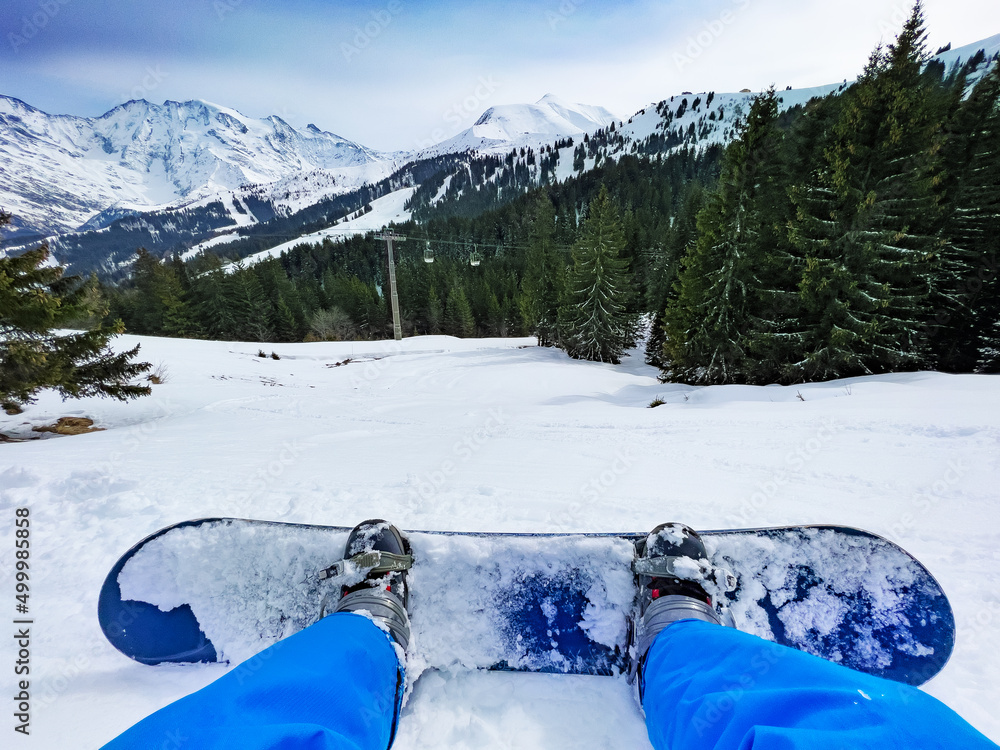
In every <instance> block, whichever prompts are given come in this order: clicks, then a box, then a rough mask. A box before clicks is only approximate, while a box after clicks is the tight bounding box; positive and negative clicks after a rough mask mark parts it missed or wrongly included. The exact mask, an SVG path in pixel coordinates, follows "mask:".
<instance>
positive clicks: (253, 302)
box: [231, 263, 274, 342]
mask: <svg viewBox="0 0 1000 750" xmlns="http://www.w3.org/2000/svg"><path fill="white" fill-rule="evenodd" d="M232 277H233V278H232V287H231V289H232V312H233V323H234V333H235V335H236V338H237V339H238V340H240V341H261V342H263V341H272V340H273V339H274V328H273V326H272V323H271V315H270V313H271V306H270V304H268V300H267V297H266V296H265V294H264V289H263V287H262V286H261V284H260V281H259V280H258V279H257V275H256V274H255V273H254V272H253V270H252V269H248V268H244V266H243V264H242V263H237V264H236V266H235V267H234V269H233V271H232Z"/></svg>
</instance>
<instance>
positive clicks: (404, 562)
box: [318, 550, 413, 581]
mask: <svg viewBox="0 0 1000 750" xmlns="http://www.w3.org/2000/svg"><path fill="white" fill-rule="evenodd" d="M412 567H413V555H396V554H393V553H392V552H383V551H382V550H373V551H371V552H362V553H361V554H360V555H355V556H354V557H349V558H347V559H346V560H339V561H337V562H335V563H334V564H333V565H331V566H330V567H329V568H325V569H324V570H321V571H320V572H319V575H318V577H319V580H321V581H325V580H326V579H328V578H336V577H337V576H343V575H346V574H347V573H358V572H360V573H364V574H365V575H366V576H368V575H371V574H372V573H375V574H376V575H381V574H382V573H395V572H396V571H402V570H409V569H410V568H412Z"/></svg>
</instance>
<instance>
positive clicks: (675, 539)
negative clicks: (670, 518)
mask: <svg viewBox="0 0 1000 750" xmlns="http://www.w3.org/2000/svg"><path fill="white" fill-rule="evenodd" d="M632 572H633V573H634V574H635V578H636V585H637V590H638V603H637V608H636V611H637V616H636V617H634V618H633V619H632V621H631V628H630V633H629V636H630V637H629V654H630V657H631V659H630V661H631V666H630V669H629V681H630V682H631V681H632V680H634V679H635V676H636V674H637V673H638V672H641V669H642V665H643V663H644V662H645V658H646V654H647V653H648V652H649V649H650V647H651V646H652V645H653V641H654V640H656V636H658V635H659V634H660V633H661V632H662V631H663V629H664V628H666V627H667V626H668V625H671V624H672V623H675V622H677V621H679V620H701V621H702V622H709V623H712V624H714V625H723V624H725V625H727V626H729V627H735V624H734V622H733V620H732V616H731V614H730V613H729V612H728V611H724V612H723V613H722V614H720V613H719V611H718V610H717V609H716V606H715V601H716V600H717V599H718V598H720V597H721V595H722V594H724V593H726V592H729V591H734V590H735V589H736V584H737V581H736V576H734V575H733V574H732V573H730V572H729V571H728V570H725V569H723V568H718V567H715V566H714V565H712V563H711V562H710V561H709V559H708V551H707V550H706V549H705V543H704V542H703V541H702V539H701V537H700V536H699V535H698V532H697V531H695V530H694V529H692V528H690V527H689V526H685V525H684V524H679V523H664V524H660V525H659V526H657V527H656V528H655V529H653V530H652V531H651V532H649V534H648V535H647V536H646V538H645V539H641V540H639V541H638V542H636V557H635V559H634V560H633V561H632ZM710 592H711V593H710ZM713 594H715V596H713ZM640 689H641V681H640Z"/></svg>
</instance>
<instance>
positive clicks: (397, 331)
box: [375, 231, 406, 341]
mask: <svg viewBox="0 0 1000 750" xmlns="http://www.w3.org/2000/svg"><path fill="white" fill-rule="evenodd" d="M375 239H377V240H385V246H386V250H387V251H388V253H389V298H390V300H391V301H392V332H393V335H394V336H395V337H396V341H401V340H402V338H403V326H402V325H401V324H400V322H399V296H398V295H397V294H396V259H395V257H394V256H393V254H392V241H393V240H396V241H398V242H402V241H403V240H405V239H406V237H402V236H400V235H398V234H396V233H395V232H393V231H389V232H386V233H385V234H377V235H375Z"/></svg>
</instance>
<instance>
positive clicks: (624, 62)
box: [0, 0, 1000, 149]
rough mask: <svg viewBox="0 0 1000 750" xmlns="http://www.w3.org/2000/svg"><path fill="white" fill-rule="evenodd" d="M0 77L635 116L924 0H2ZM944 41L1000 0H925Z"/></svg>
mask: <svg viewBox="0 0 1000 750" xmlns="http://www.w3.org/2000/svg"><path fill="white" fill-rule="evenodd" d="M4 6H5V11H4V13H3V18H2V20H0V31H2V37H0V93H2V94H7V95H10V96H16V97H18V98H20V99H23V100H24V101H26V102H28V103H29V104H32V105H34V106H36V107H39V108H41V109H44V110H46V111H48V112H52V113H64V114H74V115H85V116H96V115H100V114H103V113H104V112H105V111H107V110H108V109H111V108H112V107H114V106H115V105H117V104H120V103H122V102H124V101H126V100H128V99H131V98H145V99H148V100H150V101H154V102H162V101H164V100H166V99H173V100H187V99H205V100H208V101H211V102H215V103H217V104H223V105H226V106H230V107H234V108H236V109H238V110H240V111H241V112H244V113H245V114H247V115H251V116H255V117H264V116H267V115H269V114H278V115H280V116H282V117H284V118H285V119H286V120H288V121H289V122H290V123H291V124H293V125H295V126H299V127H301V126H304V125H306V124H308V123H315V124H316V125H318V126H319V127H321V128H323V129H324V130H330V131H333V132H335V133H338V134H339V135H342V136H344V137H346V138H351V139H353V140H356V141H359V142H361V143H364V144H365V145H368V146H371V147H373V148H378V149H409V148H413V147H415V146H416V145H418V144H421V143H427V142H428V141H435V140H441V139H442V138H444V137H447V136H450V135H453V134H454V133H456V132H458V131H459V130H460V129H462V128H464V127H468V126H469V125H471V124H472V123H473V122H474V121H475V120H476V118H477V117H478V116H479V115H480V114H481V113H482V111H483V110H485V109H486V108H487V107H489V106H492V105H495V104H504V103H512V102H534V101H536V100H538V99H539V98H541V97H542V96H543V95H545V94H546V93H550V92H551V93H554V94H556V95H558V96H559V97H561V98H563V99H565V100H568V101H574V102H583V103H587V104H600V105H603V106H605V107H608V108H609V109H611V110H612V111H613V112H615V113H616V114H618V115H619V116H622V117H628V116H629V115H631V114H632V113H633V112H635V111H636V110H638V109H640V108H642V107H643V106H645V105H646V104H648V103H650V102H653V101H658V100H660V99H662V98H664V97H668V96H670V95H672V94H675V93H679V92H680V91H682V90H691V91H703V90H710V89H711V90H716V91H733V90H739V89H742V88H750V89H752V90H759V89H762V88H764V87H766V86H768V85H770V84H771V83H774V84H776V85H777V86H778V87H780V88H784V87H785V86H786V85H793V86H796V87H799V86H812V85H820V84H824V83H831V82H835V81H840V80H843V79H845V78H853V77H854V76H855V75H856V74H857V73H858V72H859V71H860V70H861V68H862V66H863V65H864V63H865V60H866V59H867V56H868V54H869V53H870V51H871V49H872V48H873V47H874V46H875V44H877V43H878V42H879V41H880V40H884V41H890V40H891V38H892V36H893V35H894V33H895V31H896V30H897V29H898V28H899V27H900V26H901V24H902V20H903V18H904V17H905V16H906V15H907V13H908V10H909V7H910V2H909V0H835V1H831V0H822V1H820V0H704V1H697V2H696V1H695V0H669V1H667V2H647V1H646V0H628V1H626V2H609V1H608V0H603V1H602V0H546V1H544V2H533V3H528V2H520V1H519V0H515V1H514V2H503V3H498V2H478V3H469V2H465V3H461V2H421V1H419V0H384V1H383V0H375V1H374V2H365V3H362V2H336V1H328V2H320V1H318V0H282V1H281V2H277V1H276V0H172V1H171V2H169V3H163V2H146V1H144V0H135V1H131V2H128V1H126V0H100V1H99V2H98V1H95V0H5V1H4ZM925 10H926V15H927V18H928V23H929V27H930V32H931V38H930V43H931V45H932V46H934V47H937V46H941V45H944V44H945V43H947V42H952V43H953V44H954V45H955V46H961V45H963V44H967V43H970V42H974V41H977V40H979V39H982V38H985V37H988V36H992V35H994V34H997V33H1000V2H997V0H926V2H925Z"/></svg>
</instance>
